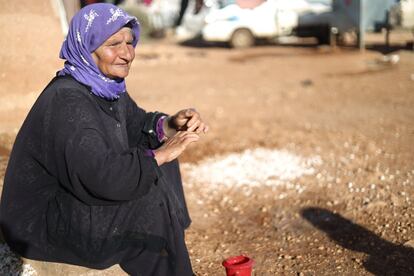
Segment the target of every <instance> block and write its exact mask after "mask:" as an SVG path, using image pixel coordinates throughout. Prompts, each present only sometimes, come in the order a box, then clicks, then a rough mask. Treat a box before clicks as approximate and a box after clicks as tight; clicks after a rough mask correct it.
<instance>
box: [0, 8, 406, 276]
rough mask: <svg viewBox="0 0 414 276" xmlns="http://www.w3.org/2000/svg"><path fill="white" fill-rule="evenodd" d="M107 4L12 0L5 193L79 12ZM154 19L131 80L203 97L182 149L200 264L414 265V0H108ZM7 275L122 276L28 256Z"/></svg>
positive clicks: (132, 85) (0, 142)
mask: <svg viewBox="0 0 414 276" xmlns="http://www.w3.org/2000/svg"><path fill="white" fill-rule="evenodd" d="M95 2H98V1H75V0H30V1H29V0H20V1H6V0H0V7H1V9H0V190H1V187H2V185H3V177H4V172H5V169H6V166H7V162H8V158H9V155H10V151H11V149H12V145H13V141H14V139H15V137H16V135H17V132H18V130H19V128H20V126H21V124H22V123H23V120H24V118H25V116H26V114H27V112H28V111H29V110H30V108H31V106H32V104H33V103H34V101H35V100H36V98H37V97H38V95H39V94H40V93H41V91H42V90H43V88H44V87H45V86H46V85H47V83H48V82H49V81H50V80H51V79H52V78H53V77H54V75H55V74H56V72H57V71H58V70H59V69H61V68H62V66H63V61H62V60H60V59H59V58H58V55H59V51H60V46H61V43H62V41H63V39H64V37H65V34H66V32H67V29H68V22H70V19H71V17H72V16H73V14H74V13H76V12H77V11H78V10H79V9H80V8H81V7H83V6H85V5H88V4H91V3H95ZM107 2H110V3H114V4H116V5H119V6H120V7H122V8H124V9H125V10H127V11H128V12H129V13H130V14H132V15H134V16H136V17H137V18H138V19H139V21H140V23H141V28H142V37H141V41H140V43H139V45H138V47H137V48H136V59H135V61H134V63H133V65H132V69H131V72H130V75H129V76H128V78H127V88H128V91H129V93H130V94H131V96H132V97H133V98H134V99H135V101H136V102H137V103H138V105H139V106H141V107H143V108H144V109H146V110H148V111H153V110H160V111H163V112H166V113H173V112H175V111H177V110H179V109H182V108H185V107H195V108H196V109H198V110H199V111H200V112H201V114H202V115H203V118H204V119H205V120H206V121H207V122H208V123H209V124H210V127H211V131H210V133H209V134H208V135H205V137H203V139H201V141H200V142H199V143H198V144H195V145H192V146H191V147H190V149H189V150H188V151H187V152H185V153H184V154H183V156H181V157H180V160H181V163H182V174H183V178H184V185H185V190H186V194H187V200H188V205H189V209H190V212H191V214H192V218H193V224H192V226H191V227H190V229H189V231H188V235H187V243H188V247H189V251H190V257H191V259H192V263H193V266H194V270H195V272H196V274H197V275H224V268H223V267H222V266H221V262H222V261H223V259H224V258H227V257H229V256H232V255H239V254H246V255H248V256H250V257H252V258H253V259H254V260H255V267H254V275H333V274H334V273H337V274H338V273H339V274H340V275H414V267H413V266H414V265H413V264H414V253H413V251H414V249H413V247H414V224H413V221H414V205H413V200H414V197H413V195H414V181H413V178H414V166H413V164H414V149H413V141H414V93H413V92H414V52H413V40H414V37H413V31H414V1H412V0H401V1H397V0H308V1H305V0H267V1H266V0H221V1H220V0H205V1H202V0H168V1H167V0H152V1H151V0H143V1H138V0H124V1H107ZM0 274H1V275H124V274H122V271H121V270H120V269H119V267H116V266H115V267H113V268H110V269H108V270H104V271H94V270H89V269H84V268H78V267H75V266H69V265H60V264H51V263H44V262H35V261H29V260H22V259H20V258H19V257H18V256H15V255H13V254H12V253H11V252H10V251H9V250H8V247H7V246H6V245H5V244H4V243H1V237H0Z"/></svg>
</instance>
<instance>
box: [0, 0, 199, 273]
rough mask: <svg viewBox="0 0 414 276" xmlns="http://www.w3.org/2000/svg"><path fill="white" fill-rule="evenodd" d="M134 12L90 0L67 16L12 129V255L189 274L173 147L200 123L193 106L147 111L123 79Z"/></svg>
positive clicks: (5, 212)
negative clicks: (55, 67) (35, 92)
mask: <svg viewBox="0 0 414 276" xmlns="http://www.w3.org/2000/svg"><path fill="white" fill-rule="evenodd" d="M138 38H139V24H138V22H137V20H136V18H135V17H131V16H129V15H128V14H127V13H125V11H123V10H122V9H120V8H117V7H116V6H114V5H111V4H93V5H89V6H86V7H85V8H83V9H82V10H80V11H79V12H78V13H77V14H76V15H75V17H74V18H73V19H72V22H71V25H70V30H69V34H68V37H67V39H66V41H65V42H64V43H63V46H62V49H61V53H60V57H61V58H63V59H65V60H66V62H65V66H64V69H62V70H61V71H59V72H58V74H57V76H56V77H55V78H54V79H53V80H52V81H51V82H50V83H49V84H48V86H47V87H46V88H45V90H44V91H43V92H42V94H41V95H40V96H39V98H38V99H37V101H36V103H35V104H34V106H33V108H32V109H31V111H30V113H29V114H28V116H27V118H26V120H25V122H24V123H23V126H22V128H21V130H20V132H19V134H18V135H17V138H16V142H15V145H14V148H13V151H12V154H11V156H10V161H9V164H8V168H7V171H6V176H5V180H4V187H3V194H2V198H1V209H0V223H1V227H2V231H3V234H4V237H5V239H6V242H7V243H8V244H9V246H10V247H11V248H12V250H13V251H15V252H17V253H18V254H20V255H21V256H24V257H27V258H30V259H36V260H44V261H52V262H63V263H70V264H76V265H80V266H86V267H91V268H97V269H103V268H107V267H109V266H111V265H114V264H120V266H121V267H122V269H124V270H125V272H127V273H128V274H130V275H180V276H185V275H192V274H193V272H192V268H191V263H190V260H189V256H188V252H187V249H186V246H185V241H184V229H185V228H187V227H188V226H189V224H190V218H189V216H188V212H187V208H186V204H185V200H184V195H183V189H182V184H181V177H180V172H179V168H178V162H177V161H176V158H177V157H178V156H179V155H180V154H181V153H182V152H183V151H184V150H185V149H186V147H187V146H188V145H189V144H190V143H192V142H195V141H197V140H198V139H199V134H200V133H202V132H206V131H207V126H206V124H205V123H204V122H203V121H202V120H201V118H200V115H199V114H198V113H197V112H196V111H195V110H194V109H185V110H182V111H179V112H178V113H177V114H175V115H174V116H167V115H165V114H162V113H158V112H154V113H146V112H145V111H144V110H142V109H141V108H139V107H138V106H137V105H136V103H135V102H134V101H133V100H132V99H131V97H130V96H129V95H128V93H127V92H126V88H125V81H124V78H125V77H126V76H127V75H128V73H129V69H130V67H131V63H132V61H133V60H134V55H135V54H134V48H135V46H136V45H137V42H138Z"/></svg>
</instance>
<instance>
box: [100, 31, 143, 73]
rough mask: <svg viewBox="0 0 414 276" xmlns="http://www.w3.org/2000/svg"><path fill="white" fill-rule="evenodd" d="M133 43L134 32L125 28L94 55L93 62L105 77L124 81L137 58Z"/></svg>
mask: <svg viewBox="0 0 414 276" xmlns="http://www.w3.org/2000/svg"><path fill="white" fill-rule="evenodd" d="M132 42H133V35H132V30H131V29H130V28H127V27H124V28H122V29H120V30H119V31H118V32H116V33H115V34H113V35H112V36H111V37H109V38H108V39H107V40H106V41H105V42H104V43H102V45H101V46H99V48H97V49H96V50H95V51H94V52H93V53H92V58H93V60H94V61H95V63H96V65H97V66H98V68H99V70H101V72H102V73H103V74H104V75H105V76H107V77H108V78H111V79H118V78H119V79H123V78H125V77H126V76H128V73H129V68H130V67H131V63H132V61H133V60H134V58H135V51H134V46H133V45H132Z"/></svg>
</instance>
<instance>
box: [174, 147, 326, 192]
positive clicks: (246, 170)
mask: <svg viewBox="0 0 414 276" xmlns="http://www.w3.org/2000/svg"><path fill="white" fill-rule="evenodd" d="M321 164H322V160H321V158H320V157H319V156H315V157H311V158H304V157H301V156H298V155H295V154H293V153H290V152H288V151H286V150H271V149H264V148H257V149H252V150H250V149H249V150H245V151H244V152H241V153H232V154H228V155H224V156H216V157H212V158H208V159H206V160H204V161H202V162H201V163H200V164H197V165H194V164H183V165H182V168H183V171H184V172H185V174H186V175H187V176H188V177H189V179H190V180H191V181H194V182H198V183H208V184H209V186H211V188H217V187H218V186H223V185H224V186H227V187H232V186H245V185H247V186H263V185H264V186H277V185H281V184H287V183H288V182H289V181H292V180H295V179H298V178H299V177H301V176H304V175H312V174H314V173H315V172H316V170H315V167H316V166H319V165H321Z"/></svg>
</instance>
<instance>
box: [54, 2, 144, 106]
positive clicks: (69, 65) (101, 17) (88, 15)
mask: <svg viewBox="0 0 414 276" xmlns="http://www.w3.org/2000/svg"><path fill="white" fill-rule="evenodd" d="M128 23H129V25H130V26H131V27H132V30H133V32H134V40H133V42H132V45H133V46H134V47H135V46H136V45H137V43H138V39H139V31H140V29H139V23H138V20H137V18H136V17H133V16H130V15H129V14H127V13H126V12H125V11H124V10H122V9H120V8H118V7H117V6H114V5H112V4H106V3H99V4H92V5H88V6H86V7H84V8H83V9H81V10H80V11H79V12H78V13H77V14H76V15H75V16H74V17H73V18H72V21H71V22H70V27H69V33H68V35H67V37H66V40H65V41H64V42H63V45H62V49H61V50H60V58H62V59H65V60H66V61H65V65H64V68H63V69H62V70H61V71H59V72H58V75H59V76H62V75H71V76H73V77H74V78H75V79H76V80H77V81H79V82H80V83H83V84H85V85H88V86H90V87H91V88H92V93H94V94H95V95H97V96H99V97H102V98H105V99H108V100H114V99H117V98H119V95H120V94H121V93H124V92H125V90H126V87H125V81H124V80H123V79H122V80H113V79H110V78H108V77H106V76H105V75H104V74H102V72H101V71H100V70H99V68H98V67H97V65H96V64H95V62H94V60H93V58H92V55H91V53H92V52H93V51H95V50H96V49H97V48H98V47H99V46H100V45H101V44H102V43H103V42H105V40H107V39H108V38H109V37H110V36H112V35H113V34H114V33H116V32H117V31H119V30H120V29H121V28H122V27H124V26H125V25H126V24H128Z"/></svg>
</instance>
